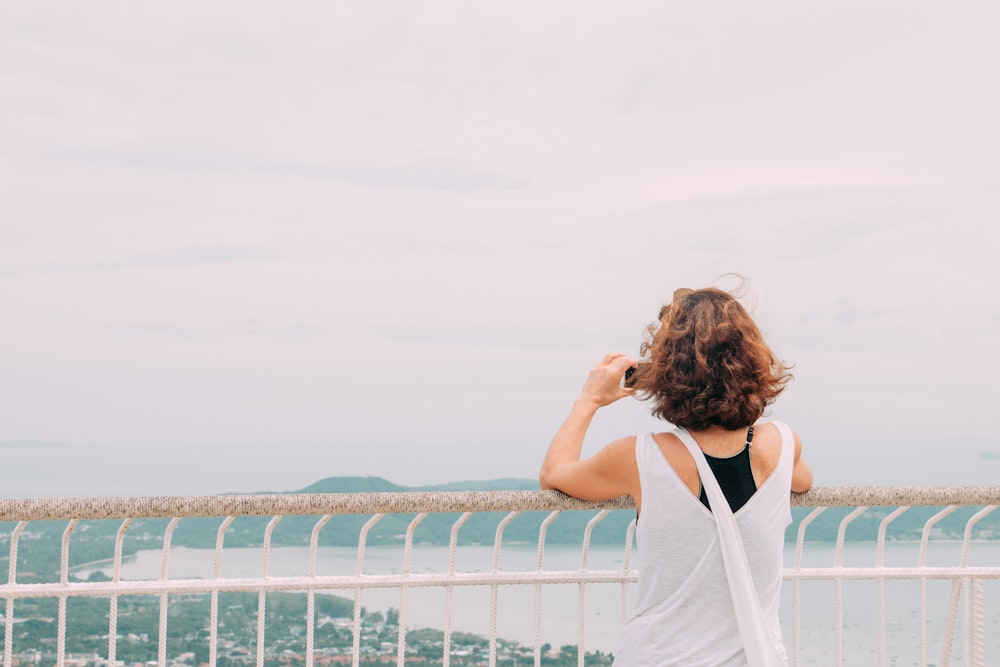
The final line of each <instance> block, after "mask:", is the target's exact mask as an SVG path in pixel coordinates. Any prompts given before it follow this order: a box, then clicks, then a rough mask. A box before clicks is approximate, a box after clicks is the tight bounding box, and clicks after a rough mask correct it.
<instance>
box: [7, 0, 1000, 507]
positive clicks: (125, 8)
mask: <svg viewBox="0 0 1000 667" xmlns="http://www.w3.org/2000/svg"><path fill="white" fill-rule="evenodd" d="M998 31H1000V5H998V4H996V3H992V2H986V1H977V2H972V1H964V0H959V1H953V2H947V3H929V2H912V1H911V0H906V1H905V2H904V1H901V0H899V1H887V2H880V3H875V4H873V3H868V2H858V1H853V0H836V1H833V0H831V1H828V2H825V1H820V2H811V3H789V2H754V3H737V2H730V3H726V2H723V3H701V2H651V3H628V4H626V5H622V4H621V3H594V2H583V3H581V2H551V3H528V2H525V3H468V2H426V3H424V2H422V3H405V2H398V3H364V2H341V3H328V2H298V3H278V4H276V3H262V2H246V1H243V2H231V3H224V2H213V3H201V2H169V3H134V2H104V3H70V2H61V3H58V2H32V3H5V4H3V5H2V6H0V315H2V319H0V460H3V461H5V464H4V465H0V495H5V496H31V495H49V496H51V495H112V494H126V493H128V494H140V493H141V494H146V493H150V494H153V493H156V494H160V493H162V494H174V493H213V492H222V491H257V490H264V489H270V490H290V489H297V488H301V487H303V486H305V485H307V484H309V483H311V482H313V481H315V480H317V479H320V478H322V477H328V476H334V475H376V476H382V477H386V478H388V479H390V480H391V481H394V482H397V483H400V484H407V485H418V484H431V483H440V482H446V481H451V480H469V479H491V478H498V477H534V476H535V475H536V474H537V469H538V465H539V463H540V461H541V458H542V456H543V455H544V452H545V449H546V447H547V444H548V441H549V439H550V438H551V436H552V435H553V433H554V432H555V429H556V428H557V426H558V425H559V423H560V422H561V420H562V418H563V416H564V415H565V413H566V412H567V411H568V409H569V406H570V404H571V402H572V400H573V398H574V396H575V395H576V392H577V391H578V389H579V387H580V385H581V383H582V381H583V379H584V377H585V376H586V373H587V371H588V370H589V368H590V367H591V366H592V365H593V364H594V363H595V362H596V361H597V360H598V359H599V358H600V357H601V356H602V355H603V354H604V353H605V352H608V351H624V352H629V353H632V354H635V353H636V352H637V351H638V346H639V343H640V341H641V334H642V331H643V329H644V327H645V326H646V325H647V324H648V323H649V322H651V321H652V320H653V319H654V318H655V317H656V315H657V312H658V310H659V307H660V305H661V304H662V303H663V302H664V301H666V300H669V298H670V295H671V293H672V292H673V290H674V289H676V288H678V287H692V288H696V287H701V286H706V285H709V284H719V281H718V280H717V278H718V277H719V276H720V275H722V274H725V273H727V272H738V273H740V274H742V275H743V276H745V277H746V278H747V279H748V281H749V285H750V288H751V293H750V295H749V296H748V297H747V298H746V299H745V303H746V304H747V306H748V307H749V308H750V309H751V310H752V312H753V313H754V315H755V317H756V318H757V320H758V322H759V323H760V325H761V327H762V329H763V330H764V331H765V333H766V335H767V337H768V339H769V341H770V342H771V344H772V346H773V347H774V349H775V351H776V352H777V354H778V355H779V356H780V357H782V358H783V359H785V360H786V361H788V362H791V363H793V364H794V365H795V368H794V373H795V382H794V383H793V385H792V386H791V388H790V389H789V390H788V391H787V392H786V393H785V395H783V396H782V397H781V398H780V399H779V401H778V403H777V404H776V405H775V406H774V408H773V417H774V418H778V419H781V420H783V421H787V422H788V423H790V424H791V425H792V426H793V428H795V429H796V430H797V431H798V432H799V433H800V435H801V437H802V439H803V442H804V443H805V453H806V456H807V458H808V459H810V461H811V462H812V463H813V466H814V468H815V469H816V477H817V483H818V484H824V485H828V484H849V483H866V484H869V483H871V484H877V483H882V484H911V483H912V484H933V483H941V484H959V483H997V480H1000V461H988V460H978V459H977V455H978V453H979V452H980V451H984V450H998V451H1000V435H998V434H997V433H998V431H997V426H996V415H997V412H998V410H997V408H998V397H1000V389H998V388H997V382H998V377H1000V351H998V350H997V340H998V332H1000V290H998V287H997V278H998V275H1000V274H998V270H997V265H998V258H1000V157H998V156H1000V131H998V130H1000V121H998V120H997V119H998V118H1000V77H998V76H997V75H996V73H997V70H998V66H1000V40H997V39H996V35H997V34H998ZM721 284H722V286H726V285H728V284H729V283H726V282H725V280H723V281H722V282H721ZM657 428H663V426H662V425H658V424H657V423H656V422H655V421H654V420H653V419H652V418H650V417H649V416H648V408H647V406H646V404H643V403H638V402H635V401H631V400H628V401H627V402H621V403H619V404H616V405H614V406H612V407H611V408H608V409H606V410H605V411H604V412H603V413H601V414H599V415H598V418H597V421H596V422H595V424H594V427H593V429H592V431H591V434H590V437H589V438H588V441H587V445H586V448H585V452H586V453H588V454H589V453H592V452H593V451H596V449H597V448H598V447H600V446H601V445H603V444H604V443H605V442H607V441H608V440H610V439H613V438H615V437H618V436H621V435H627V434H633V433H639V432H644V431H649V430H654V429H657ZM25 441H44V442H51V443H61V444H62V445H64V446H60V447H46V448H39V447H37V446H31V445H26V444H24V443H25Z"/></svg>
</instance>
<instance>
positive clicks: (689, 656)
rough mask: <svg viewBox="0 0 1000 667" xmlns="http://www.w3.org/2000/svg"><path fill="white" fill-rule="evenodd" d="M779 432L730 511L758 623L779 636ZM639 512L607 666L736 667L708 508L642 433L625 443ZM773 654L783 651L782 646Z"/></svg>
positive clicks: (788, 478)
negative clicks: (771, 463) (758, 480)
mask: <svg viewBox="0 0 1000 667" xmlns="http://www.w3.org/2000/svg"><path fill="white" fill-rule="evenodd" d="M773 423H774V424H775V426H777V427H778V432H779V433H780V434H781V456H780V457H779V460H778V465H777V466H776V467H775V469H774V472H772V473H771V475H770V477H768V478H767V479H766V480H765V481H764V483H763V484H762V485H761V487H760V488H759V489H757V491H756V492H755V493H754V494H753V496H751V497H750V499H749V500H748V501H747V502H746V504H745V505H743V507H741V508H740V509H739V510H738V511H737V512H736V513H735V517H736V524H737V526H738V528H739V531H740V535H741V537H742V539H743V545H744V546H745V548H746V552H747V560H748V562H749V564H750V571H751V573H752V575H753V581H754V585H755V587H756V589H757V594H758V595H759V596H760V606H761V609H762V611H763V614H764V623H765V626H766V627H768V628H769V629H770V632H771V634H772V635H773V637H774V639H775V642H776V643H777V644H778V645H779V646H782V644H781V627H780V625H779V623H778V607H779V605H780V597H781V582H782V573H783V568H784V563H783V558H782V551H783V548H784V543H785V529H786V528H787V527H788V524H790V523H791V521H792V515H791V509H790V503H789V500H790V496H791V486H792V465H793V463H794V456H795V452H794V450H795V441H794V437H793V435H792V432H791V430H790V429H789V428H788V427H787V426H785V425H784V424H782V423H780V422H773ZM635 454H636V463H637V464H638V468H639V483H640V486H641V489H642V516H641V517H640V519H639V524H638V528H637V531H636V541H637V556H638V561H639V563H638V564H639V583H638V584H637V585H636V591H635V593H636V595H635V602H634V605H633V609H632V613H631V614H630V615H629V617H628V618H627V619H626V621H625V624H624V625H623V626H622V643H621V646H620V647H619V649H618V652H617V654H616V657H615V663H614V664H615V667H746V665H747V659H746V656H745V655H744V653H743V646H742V642H741V640H740V631H739V627H738V626H737V624H736V612H735V610H734V608H733V600H732V597H731V596H730V594H729V583H728V581H727V579H726V570H725V567H724V565H723V563H722V553H721V551H720V548H719V533H718V529H717V528H716V526H715V520H714V518H713V517H712V513H711V512H710V511H709V510H708V508H706V507H705V506H704V505H703V504H702V503H701V501H700V500H699V499H698V497H697V496H695V495H694V494H692V493H691V491H690V490H689V489H688V488H687V486H685V484H684V483H683V482H682V481H681V479H680V477H678V476H677V473H676V472H675V471H674V469H673V466H671V465H670V464H669V463H668V462H667V460H666V459H665V458H664V457H663V453H662V452H661V451H660V448H659V446H657V444H656V442H655V441H654V440H653V436H652V434H648V435H642V436H638V437H637V438H636V443H635ZM782 652H783V651H782Z"/></svg>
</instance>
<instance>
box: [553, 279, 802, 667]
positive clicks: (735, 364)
mask: <svg viewBox="0 0 1000 667" xmlns="http://www.w3.org/2000/svg"><path fill="white" fill-rule="evenodd" d="M641 353H642V356H643V358H644V359H643V361H641V362H636V361H635V360H634V359H632V358H630V357H628V356H627V355H624V354H609V355H607V356H606V357H605V358H604V359H603V360H602V361H601V362H600V363H599V364H597V366H595V367H594V369H593V370H592V371H591V372H590V375H589V376H588V378H587V381H586V383H585V384H584V386H583V390H582V391H581V393H580V396H579V397H578V398H577V400H576V402H575V403H574V404H573V408H572V410H571V411H570V414H569V417H567V419H566V421H565V422H564V423H563V425H562V426H561V427H560V429H559V432H558V433H556V436H555V438H553V440H552V444H551V445H550V446H549V451H548V454H547V455H546V457H545V461H544V463H543V464H542V470H541V473H540V475H539V481H540V482H541V486H542V488H543V489H558V490H559V491H562V492H564V493H566V494H568V495H571V496H575V497H577V498H583V499H585V500H606V499H609V498H615V497H617V496H621V495H628V496H631V497H632V498H634V499H635V504H636V509H637V511H638V528H637V543H638V558H639V583H638V585H637V588H636V593H637V596H636V600H635V606H634V609H633V611H632V613H631V615H630V616H629V617H628V618H627V619H626V621H625V624H624V626H623V628H622V645H621V647H620V648H619V650H618V653H617V657H616V660H615V665H617V666H619V667H657V666H667V665H671V666H680V667H697V666H703V667H721V666H726V667H730V666H731V667H736V666H743V667H745V666H746V665H747V664H748V658H747V654H746V652H745V651H744V646H743V642H742V639H741V635H740V628H739V626H738V624H737V611H736V606H735V604H734V602H733V600H734V596H733V595H731V594H730V587H729V583H728V580H727V571H726V566H724V563H723V556H722V548H721V547H720V533H719V532H718V529H717V527H716V525H715V520H714V517H713V513H712V510H711V509H710V507H709V503H708V500H707V494H706V492H705V490H704V489H703V488H702V484H701V477H700V476H699V473H698V467H697V462H696V460H695V456H701V454H698V453H697V452H698V450H700V451H701V453H703V454H704V456H705V458H706V459H707V460H708V464H709V467H710V468H711V470H712V472H713V473H714V476H715V478H716V479H717V480H718V482H719V485H720V486H721V487H722V491H723V493H724V495H725V499H726V500H727V501H728V504H729V506H730V508H731V509H732V512H733V513H735V518H736V525H737V527H738V532H739V535H740V537H741V538H742V542H743V547H744V549H745V553H746V561H747V562H748V564H749V572H750V575H752V576H751V578H752V586H749V587H748V589H747V590H751V591H752V590H754V589H755V590H756V595H757V596H758V597H759V600H760V607H759V609H760V612H759V613H758V614H757V616H758V617H760V618H762V620H763V627H764V628H765V629H766V630H765V631H766V633H768V634H769V635H770V637H769V638H768V639H767V641H768V642H773V646H774V653H775V654H776V655H779V656H780V660H779V661H778V662H777V663H776V664H781V662H783V661H784V659H785V658H784V655H785V650H784V646H783V644H782V642H781V630H780V627H779V625H778V607H779V596H780V588H781V580H782V569H783V564H782V548H783V545H784V534H785V529H786V527H787V526H788V524H789V523H790V522H791V511H790V508H789V498H790V496H789V492H790V491H794V492H796V493H799V492H803V491H807V490H808V489H809V488H810V486H811V485H812V471H811V470H810V469H809V466H808V465H807V464H806V463H805V461H804V460H802V457H801V451H802V445H801V443H800V441H799V438H798V436H797V435H795V434H794V433H793V432H792V431H791V430H790V429H788V427H787V426H785V425H784V424H780V423H778V422H762V423H757V422H758V420H759V419H760V418H761V417H762V416H763V414H764V410H765V408H766V407H767V406H768V405H770V404H771V403H772V402H773V401H774V400H775V398H777V396H778V395H779V394H780V393H781V392H782V390H783V389H784V388H785V385H786V384H787V382H788V381H789V380H790V379H791V376H790V374H789V373H788V368H787V367H786V366H785V365H784V364H782V363H781V362H780V361H779V360H777V359H776V358H775V356H774V355H773V353H772V352H771V350H770V348H768V346H767V345H766V343H765V342H764V340H763V338H762V336H761V334H760V331H759V329H758V328H757V326H756V324H754V322H753V320H752V319H751V317H750V316H749V315H748V314H747V312H746V310H745V309H744V308H743V307H742V306H741V305H740V304H739V302H737V301H736V299H735V298H733V297H732V295H730V294H728V293H727V292H724V291H722V290H719V289H714V288H708V289H701V290H695V291H692V290H687V289H683V290H677V292H675V293H674V299H673V302H672V303H671V304H670V305H668V306H665V307H664V308H663V309H662V310H661V311H660V321H659V322H658V323H657V324H654V325H652V326H650V328H649V330H648V331H647V340H646V342H645V343H643V345H642V348H641ZM630 368H633V369H635V370H634V372H633V373H632V376H631V377H630V378H629V380H628V382H627V385H628V386H625V384H626V383H625V382H624V377H625V372H626V370H628V369H630ZM636 393H638V394H640V396H641V397H643V398H645V399H648V400H651V401H652V403H653V406H652V412H653V414H654V415H656V416H657V417H660V418H661V419H663V420H665V421H667V422H669V423H671V424H673V425H675V426H677V427H680V428H678V429H675V430H674V431H666V432H663V433H655V434H650V435H648V436H639V437H636V436H629V437H625V438H620V439H618V440H615V441H614V442H612V443H610V444H609V445H607V446H606V447H604V448H603V449H602V450H600V451H599V452H598V453H597V454H596V455H594V456H593V457H591V458H589V459H585V460H582V461H581V460H580V450H581V448H582V446H583V439H584V435H585V434H586V432H587V427H588V426H589V425H590V421H591V419H593V417H594V414H595V413H596V412H597V410H598V408H601V407H603V406H605V405H609V404H611V403H613V402H615V401H617V400H618V399H620V398H623V397H625V396H632V395H634V394H636ZM687 434H690V436H693V438H694V441H693V443H692V444H691V447H692V448H690V449H689V447H688V446H686V445H685V444H684V441H683V440H682V438H686V437H687ZM695 444H696V445H697V447H696V448H694V447H695ZM751 595H752V593H751ZM737 599H739V598H738V597H737Z"/></svg>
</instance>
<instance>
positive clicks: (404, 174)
mask: <svg viewBox="0 0 1000 667" xmlns="http://www.w3.org/2000/svg"><path fill="white" fill-rule="evenodd" d="M49 153H50V154H51V155H53V156H54V157H58V158H69V159H73V160H76V161H80V162H84V163H87V164H111V165H115V166H120V167H129V168H135V167H139V168H145V169H165V170H169V171H212V172H240V173H257V174H264V175H279V176H299V177H303V178H310V179H318V180H327V181H339V182H341V183H350V184H354V185H366V186H369V187H373V188H388V189H393V188H407V189H418V190H446V191H452V192H475V191H480V190H514V189H521V188H526V187H529V186H530V185H531V181H529V180H528V179H526V178H522V177H519V176H512V175H510V174H504V173H502V172H498V171H491V170H489V169H478V168H475V167H471V166H469V165H468V164H466V163H465V162H463V161H462V160H459V159H455V158H449V157H436V158H424V159H421V160H416V161H413V162H407V163H403V164H400V165H392V166H386V167H373V168H367V169H357V168H350V169H348V168H344V167H340V166H336V165H328V164H319V163H311V162H305V161H291V160H258V159H253V158H252V157H240V156H232V155H228V156H223V155H221V154H208V153H184V152H169V151H143V152H141V153H140V152H132V151H113V150H107V149H103V148H93V147H71V148H60V149H56V150H53V151H49Z"/></svg>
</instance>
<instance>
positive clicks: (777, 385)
mask: <svg viewBox="0 0 1000 667" xmlns="http://www.w3.org/2000/svg"><path fill="white" fill-rule="evenodd" d="M640 352H641V355H642V357H643V361H642V362H640V364H639V367H638V369H636V372H635V375H634V376H633V380H634V383H633V384H632V386H634V387H635V388H636V389H638V390H639V395H640V396H641V397H642V398H643V399H645V400H652V401H653V403H654V405H653V409H652V412H653V414H654V415H656V416H657V417H660V418H661V419H664V420H666V421H668V422H670V423H671V424H674V425H676V426H683V427H684V428H687V429H691V430H695V431H698V430H703V429H706V428H708V427H710V426H721V427H722V428H724V429H727V430H735V429H738V428H746V427H747V426H749V425H750V424H753V423H754V422H755V421H757V420H758V419H760V418H761V416H763V414H764V410H765V408H766V407H767V406H768V405H770V404H771V403H773V402H774V400H775V399H776V398H777V397H778V394H780V393H781V392H782V391H783V390H784V389H785V385H787V384H788V382H789V380H791V378H792V376H791V374H790V373H789V372H788V369H789V367H788V366H786V365H785V364H784V363H782V362H781V361H780V360H779V359H777V358H776V357H775V356H774V354H773V353H772V352H771V349H770V348H769V347H768V346H767V344H766V343H765V342H764V339H763V337H762V336H761V333H760V329H758V328H757V325H756V324H755V323H754V321H753V319H752V318H751V317H750V315H749V313H747V311H746V309H744V308H743V306H742V305H740V303H739V302H738V301H737V300H736V299H735V298H734V297H733V296H732V295H731V294H729V293H728V292H725V291H723V290H720V289H716V288H714V287H709V288H706V289H700V290H689V289H680V290H677V291H676V292H674V299H673V302H672V303H671V304H669V305H666V306H664V307H663V308H662V309H661V310H660V320H659V322H656V323H654V324H651V325H650V326H649V327H648V328H647V329H646V340H645V341H644V342H643V344H642V347H641V348H640Z"/></svg>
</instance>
